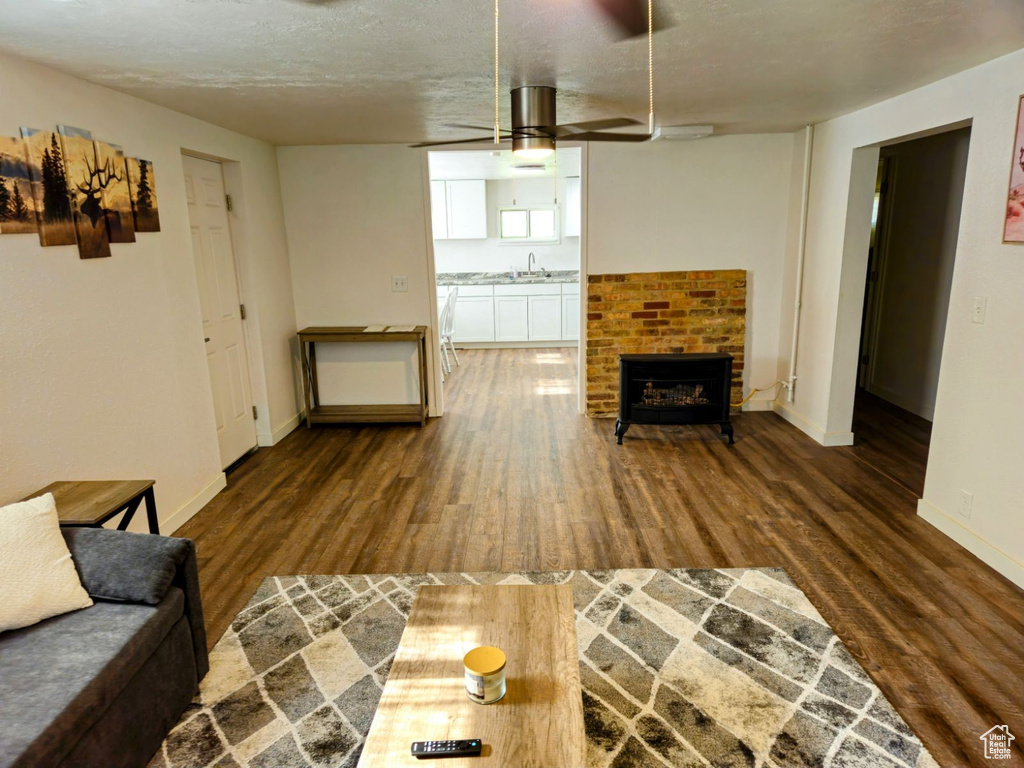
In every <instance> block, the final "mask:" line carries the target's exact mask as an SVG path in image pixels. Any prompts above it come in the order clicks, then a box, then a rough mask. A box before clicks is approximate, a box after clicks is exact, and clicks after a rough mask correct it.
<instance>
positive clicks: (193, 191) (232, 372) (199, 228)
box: [182, 156, 256, 468]
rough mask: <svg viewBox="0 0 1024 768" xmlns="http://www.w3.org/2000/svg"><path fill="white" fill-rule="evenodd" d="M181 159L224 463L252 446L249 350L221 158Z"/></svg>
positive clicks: (225, 464) (252, 414)
mask: <svg viewBox="0 0 1024 768" xmlns="http://www.w3.org/2000/svg"><path fill="white" fill-rule="evenodd" d="M182 159H183V161H184V166H185V194H186V197H187V199H188V218H189V224H190V225H191V229H192V254H193V256H194V258H195V261H196V277H197V278H198V281H199V303H200V306H201V308H202V313H203V336H204V337H205V339H206V362H207V365H208V366H209V369H210V384H211V386H212V388H213V410H214V414H215V416H216V422H217V439H218V441H219V442H220V463H221V467H222V468H223V467H227V466H229V465H231V464H232V463H233V462H234V461H236V460H237V459H239V458H240V457H242V456H244V455H245V454H246V453H248V452H249V451H250V450H252V449H253V448H255V447H256V422H255V420H254V419H255V415H254V411H253V407H252V387H251V385H250V381H249V352H248V350H247V349H246V346H245V334H244V331H243V329H242V313H241V303H240V301H239V291H238V274H237V272H236V270H235V253H234V250H233V249H232V247H231V232H230V230H229V228H228V211H227V205H226V199H225V194H224V175H223V173H222V172H221V167H220V163H214V162H211V161H209V160H200V159H199V158H196V157H187V156H186V157H184V158H182Z"/></svg>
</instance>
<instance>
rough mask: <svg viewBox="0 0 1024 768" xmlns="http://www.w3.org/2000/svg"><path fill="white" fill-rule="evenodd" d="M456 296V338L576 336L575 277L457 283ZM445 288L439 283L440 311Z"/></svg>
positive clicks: (572, 338) (574, 338)
mask: <svg viewBox="0 0 1024 768" xmlns="http://www.w3.org/2000/svg"><path fill="white" fill-rule="evenodd" d="M458 288H459V295H458V298H457V299H456V301H455V334H454V337H453V338H454V340H455V341H457V342H488V341H511V342H516V341H577V340H578V339H579V337H580V296H579V290H580V288H579V284H578V283H565V284H560V283H542V284H536V283H534V284H521V285H460V286H459V287H458ZM448 291H449V288H447V287H445V286H438V288H437V309H438V311H439V312H440V311H441V308H442V307H443V306H444V301H445V299H446V298H447V296H448Z"/></svg>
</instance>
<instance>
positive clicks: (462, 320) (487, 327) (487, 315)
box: [452, 293, 494, 341]
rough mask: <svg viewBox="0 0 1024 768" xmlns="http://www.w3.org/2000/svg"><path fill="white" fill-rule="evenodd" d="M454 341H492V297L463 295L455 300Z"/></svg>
mask: <svg viewBox="0 0 1024 768" xmlns="http://www.w3.org/2000/svg"><path fill="white" fill-rule="evenodd" d="M452 338H453V340H455V341H494V297H492V296H463V295H462V294H461V293H460V294H459V298H458V299H457V300H456V301H455V335H454V336H453V337H452Z"/></svg>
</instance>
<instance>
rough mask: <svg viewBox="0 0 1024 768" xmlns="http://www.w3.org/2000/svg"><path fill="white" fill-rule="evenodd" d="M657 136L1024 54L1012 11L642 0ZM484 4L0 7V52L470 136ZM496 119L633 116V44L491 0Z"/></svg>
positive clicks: (173, 87) (260, 113) (347, 136)
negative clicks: (550, 94) (540, 98)
mask: <svg viewBox="0 0 1024 768" xmlns="http://www.w3.org/2000/svg"><path fill="white" fill-rule="evenodd" d="M656 2H657V5H658V7H659V8H660V9H661V10H662V12H663V13H664V14H665V15H666V16H668V17H669V18H670V19H671V20H672V21H674V23H675V26H673V27H672V28H670V29H667V30H665V31H663V32H659V33H658V34H656V35H655V58H656V69H655V78H656V80H655V92H656V111H657V113H658V119H659V122H660V123H661V124H663V125H676V124H685V123H713V124H715V125H716V126H717V132H725V133H730V132H748V131H778V130H792V129H795V128H797V127H799V126H801V125H803V124H805V123H808V122H818V121H821V120H824V119H827V118H830V117H834V116H836V115H839V114H843V113H845V112H849V111H852V110H855V109H858V108H860V107H863V106H865V105H868V104H871V103H874V102H877V101H879V100H881V99H883V98H886V97H889V96H893V95H896V94H898V93H901V92H903V91H906V90H909V89H911V88H914V87H916V86H919V85H923V84H925V83H928V82H931V81H934V80H937V79H940V78H942V77H945V76H947V75H949V74H952V73H954V72H957V71H960V70H962V69H966V68H968V67H970V66H973V65H976V64H980V63H982V62H984V61H987V60H989V59H992V58H995V57H997V56H999V55H1002V54H1004V53H1008V52H1010V51H1013V50H1016V49H1018V48H1021V47H1024V2H1022V1H1021V0H656ZM493 8H494V6H493V3H492V2H491V0H340V1H339V2H337V3H335V4H333V5H316V4H306V3H302V2H298V1H297V0H0V20H2V23H0V51H4V52H7V53H11V54H14V55H17V56H22V57H24V58H27V59H30V60H32V61H36V62H39V63H41V64H44V65H46V66H50V67H54V68H56V69H59V70H62V71H65V72H68V73H71V74H74V75H76V76H78V77H82V78H84V79H86V80H89V81H92V82H95V83H100V84H102V85H106V86H109V87H111V88H115V89H117V90H120V91H124V92H125V93H130V94H133V95H136V96H139V97H141V98H143V99H146V100H148V101H152V102H155V103H157V104H162V105H165V106H167V107H170V108H172V109H176V110H179V111H181V112H185V113H187V114H190V115H194V116H196V117H199V118H202V119H204V120H208V121H210V122H212V123H216V124H218V125H223V126H225V127H228V128H232V129H234V130H237V131H240V132H241V133H245V134H249V135H251V136H257V137H259V138H262V139H266V140H268V141H270V142H273V143H275V144H328V143H330V144H333V143H375V142H413V141H423V140H436V139H442V138H466V137H467V136H471V135H472V132H467V131H460V130H452V129H446V128H445V127H444V126H445V124H446V123H465V122H469V123H474V124H480V125H487V124H488V123H489V122H492V121H493V110H494V108H493V81H492V77H493V74H492V73H493V66H494V65H493V59H492V56H493V26H492V25H493V22H494V16H493ZM501 8H502V11H501V19H502V38H501V41H502V73H501V90H502V115H503V118H502V119H503V122H504V123H505V124H507V121H508V104H507V91H508V89H509V88H510V87H512V86H516V85H525V84H536V85H555V86H557V87H558V89H559V96H558V110H559V115H558V116H559V120H560V121H561V122H569V121H577V120H588V119H595V118H599V117H611V116H619V115H624V116H628V117H634V118H638V119H641V120H645V119H646V115H647V74H646V66H647V65H646V41H645V40H643V39H642V38H641V39H637V40H630V41H625V42H616V41H615V38H614V36H613V34H612V30H611V29H610V28H609V26H608V24H607V23H606V20H605V19H604V17H603V16H601V15H600V14H599V13H597V12H596V11H595V10H594V8H593V7H592V3H591V2H590V0H502V6H501Z"/></svg>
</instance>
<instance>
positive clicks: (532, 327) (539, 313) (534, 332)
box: [526, 286, 562, 341]
mask: <svg viewBox="0 0 1024 768" xmlns="http://www.w3.org/2000/svg"><path fill="white" fill-rule="evenodd" d="M556 287H557V286H556ZM526 301H527V318H528V330H529V333H528V336H527V338H528V339H529V340H530V341H558V340H559V339H561V338H562V297H561V296H527V297H526Z"/></svg>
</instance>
